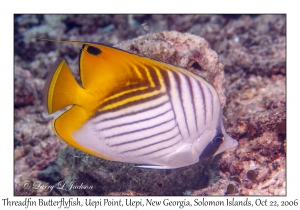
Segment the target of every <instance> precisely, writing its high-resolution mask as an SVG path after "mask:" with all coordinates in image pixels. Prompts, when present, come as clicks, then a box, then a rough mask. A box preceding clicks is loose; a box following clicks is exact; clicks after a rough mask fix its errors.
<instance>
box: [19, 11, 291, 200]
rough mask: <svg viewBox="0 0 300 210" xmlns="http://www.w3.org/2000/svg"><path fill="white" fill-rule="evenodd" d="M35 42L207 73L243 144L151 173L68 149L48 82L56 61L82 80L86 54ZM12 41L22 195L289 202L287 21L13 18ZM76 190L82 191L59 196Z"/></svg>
mask: <svg viewBox="0 0 300 210" xmlns="http://www.w3.org/2000/svg"><path fill="white" fill-rule="evenodd" d="M143 23H147V25H148V26H149V29H148V30H145V29H143V27H141V24H143ZM179 32H180V33H179ZM191 34H192V35H191ZM141 35H142V36H141ZM31 37H43V38H51V39H62V40H79V41H92V42H100V43H105V44H108V45H114V46H116V47H119V48H121V49H124V50H127V51H130V52H132V53H136V54H139V55H142V56H147V57H150V58H153V59H157V60H162V61H164V62H167V63H171V64H174V65H179V66H182V67H184V68H187V69H188V70H190V71H193V72H194V73H196V74H199V75H201V76H202V77H204V78H205V79H206V80H208V81H209V82H210V83H212V84H213V85H214V86H215V88H216V90H217V92H218V94H219V96H220V99H221V102H222V106H223V107H224V111H223V114H224V117H223V121H224V124H225V128H226V130H227V132H228V133H229V134H230V135H231V136H232V137H234V138H235V139H237V140H238V141H239V146H238V147H237V148H233V149H231V150H228V151H225V152H224V153H222V154H220V155H217V156H216V157H215V158H214V159H212V160H206V161H204V162H200V163H198V164H195V165H192V166H188V167H184V168H180V169H176V170H149V169H143V168H138V167H135V166H134V165H133V164H126V163H118V162H110V161H106V160H102V159H99V158H96V157H92V156H89V155H87V154H84V153H82V152H80V151H78V150H75V149H73V148H70V147H67V146H65V145H64V144H61V143H60V142H59V140H58V139H57V138H56V137H55V136H54V134H53V132H52V131H51V128H50V122H51V120H52V119H53V117H54V116H48V115H47V114H46V113H45V111H44V108H43V103H42V100H43V98H42V97H43V85H44V80H45V78H46V76H47V69H48V66H50V65H51V63H53V62H54V60H56V58H57V57H59V56H62V57H64V58H65V59H66V60H67V62H68V64H69V65H70V68H71V69H72V71H73V73H74V75H75V77H76V79H79V76H78V75H79V74H78V64H77V62H78V52H79V50H80V48H81V46H80V45H71V44H68V43H52V42H45V41H36V40H33V39H32V38H31ZM136 37H137V38H136ZM201 37H203V38H204V39H203V38H201ZM14 39H15V56H14V60H15V69H14V81H15V83H14V85H15V93H14V94H15V95H14V108H15V114H14V131H15V135H14V145H15V151H14V152H15V155H14V159H15V177H14V178H15V179H14V180H15V195H286V157H285V156H286V88H285V87H286V57H285V56H286V52H285V48H286V16H285V15H141V14H139V15H16V16H15V37H14ZM124 40H127V41H124ZM205 40H207V41H205ZM210 48H211V49H213V50H211V49H210ZM214 51H215V52H216V53H217V54H216V53H215V52H214ZM219 61H220V62H219ZM223 66H224V67H223ZM223 69H224V71H223ZM224 73H225V74H224ZM72 183H73V184H74V183H75V184H78V185H80V184H81V183H83V185H85V186H83V187H82V188H81V189H72V190H60V189H59V186H62V185H64V184H65V185H66V187H69V188H70V185H71V184H72ZM42 186H44V188H43V187H42ZM47 186H56V188H54V189H52V190H51V189H49V188H47ZM91 186H92V189H91Z"/></svg>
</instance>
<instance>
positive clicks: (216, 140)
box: [213, 133, 224, 145]
mask: <svg viewBox="0 0 300 210" xmlns="http://www.w3.org/2000/svg"><path fill="white" fill-rule="evenodd" d="M223 140H224V135H223V134H222V133H219V134H217V135H216V136H215V138H214V140H213V143H214V144H218V145H219V144H222V143H223Z"/></svg>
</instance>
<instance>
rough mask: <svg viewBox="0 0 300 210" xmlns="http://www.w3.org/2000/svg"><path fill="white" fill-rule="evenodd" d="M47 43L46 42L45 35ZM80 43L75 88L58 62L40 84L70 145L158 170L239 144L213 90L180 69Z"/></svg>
mask: <svg viewBox="0 0 300 210" xmlns="http://www.w3.org/2000/svg"><path fill="white" fill-rule="evenodd" d="M50 41H51V40H50ZM60 42H70V43H75V44H82V45H83V46H82V49H81V52H80V56H79V70H80V80H81V83H82V85H79V84H78V83H77V81H76V80H75V78H74V76H73V75H72V73H71V71H70V69H69V67H68V64H67V63H66V61H65V60H64V59H62V58H60V59H58V60H57V61H56V62H55V63H54V65H53V67H52V69H51V71H50V74H49V76H48V80H47V82H46V85H45V106H46V108H47V111H48V113H49V114H52V113H54V112H56V111H58V110H61V109H62V108H64V107H67V106H69V105H71V108H69V109H68V110H67V111H65V112H63V113H62V114H61V115H60V116H59V117H57V118H56V119H55V120H54V121H53V123H52V128H53V131H54V132H55V134H56V135H57V136H58V137H59V138H60V139H61V140H63V141H65V142H66V143H67V144H68V145H70V146H72V147H74V148H76V149H79V150H81V151H83V152H86V153H88V154H91V155H94V156H97V157H100V158H104V159H107V160H111V161H120V162H128V163H135V164H139V167H144V168H155V169H171V168H179V167H184V166H188V165H192V164H195V163H197V162H199V160H201V159H203V158H207V157H212V156H214V155H216V154H218V153H221V152H223V151H225V150H227V149H229V148H232V147H235V146H237V144H238V143H237V141H236V140H234V139H233V138H231V137H230V136H229V135H228V134H227V133H226V131H225V128H224V125H223V122H222V108H221V104H220V101H219V98H218V95H217V92H216V91H215V89H214V88H213V86H212V85H210V84H209V83H208V82H207V81H205V80H204V79H203V78H201V77H200V76H198V75H195V74H194V73H192V72H190V71H188V70H186V69H183V68H181V67H177V66H173V65H170V64H167V63H163V62H160V61H156V60H152V59H150V58H146V57H141V56H138V55H135V54H131V53H129V52H126V51H123V50H120V49H117V48H113V47H109V46H106V45H102V44H97V43H88V42H73V41H60Z"/></svg>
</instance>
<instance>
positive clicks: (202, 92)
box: [197, 82, 206, 125]
mask: <svg viewBox="0 0 300 210" xmlns="http://www.w3.org/2000/svg"><path fill="white" fill-rule="evenodd" d="M197 84H198V87H199V89H200V90H201V96H202V101H203V107H204V125H206V101H205V95H204V91H203V87H202V85H201V82H197Z"/></svg>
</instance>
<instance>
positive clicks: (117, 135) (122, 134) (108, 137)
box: [98, 118, 174, 139]
mask: <svg viewBox="0 0 300 210" xmlns="http://www.w3.org/2000/svg"><path fill="white" fill-rule="evenodd" d="M172 120H174V119H173V118H171V119H169V120H167V121H164V122H161V123H159V124H156V125H153V126H151V127H147V128H141V129H138V130H134V131H128V132H124V133H119V134H116V135H112V136H106V137H105V138H106V139H111V138H114V137H119V136H124V135H126V134H132V133H136V132H140V131H145V130H149V129H151V128H155V127H158V126H161V125H163V124H166V123H168V122H171V121H172ZM98 131H99V130H98Z"/></svg>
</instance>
